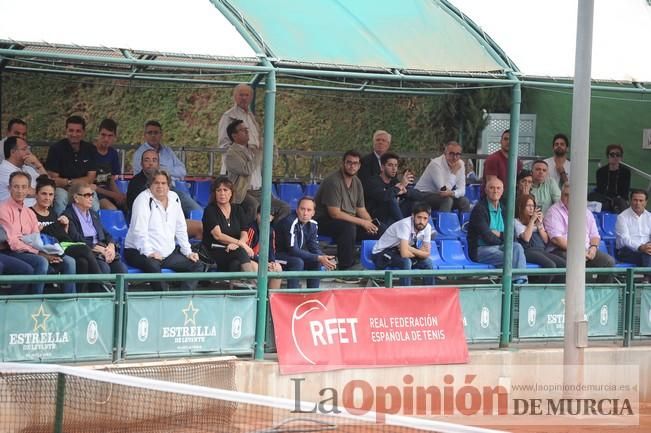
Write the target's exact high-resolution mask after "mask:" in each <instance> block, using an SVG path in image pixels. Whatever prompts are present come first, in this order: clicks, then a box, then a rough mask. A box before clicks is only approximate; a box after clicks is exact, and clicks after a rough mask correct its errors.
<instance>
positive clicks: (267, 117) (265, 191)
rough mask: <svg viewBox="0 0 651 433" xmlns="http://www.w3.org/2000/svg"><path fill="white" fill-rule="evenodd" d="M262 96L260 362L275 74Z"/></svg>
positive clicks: (257, 344) (264, 323)
mask: <svg viewBox="0 0 651 433" xmlns="http://www.w3.org/2000/svg"><path fill="white" fill-rule="evenodd" d="M265 84H266V89H265V96H264V144H263V158H262V202H261V203H260V205H261V209H260V212H261V214H260V217H261V222H260V255H259V257H260V258H259V260H258V310H257V319H256V330H255V332H256V335H255V359H257V360H261V359H264V342H265V337H266V326H267V296H268V289H269V277H268V276H267V264H268V263H269V262H268V260H269V234H270V230H271V229H270V226H269V225H270V218H269V215H271V186H272V180H273V179H272V177H271V172H272V168H273V147H274V119H275V112H276V73H275V72H273V71H272V72H270V73H269V74H268V75H267V77H266V83H265Z"/></svg>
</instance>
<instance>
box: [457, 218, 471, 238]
mask: <svg viewBox="0 0 651 433" xmlns="http://www.w3.org/2000/svg"><path fill="white" fill-rule="evenodd" d="M459 218H460V219H461V231H462V232H463V233H465V235H466V236H467V235H468V223H469V222H470V212H463V213H462V214H461V215H459Z"/></svg>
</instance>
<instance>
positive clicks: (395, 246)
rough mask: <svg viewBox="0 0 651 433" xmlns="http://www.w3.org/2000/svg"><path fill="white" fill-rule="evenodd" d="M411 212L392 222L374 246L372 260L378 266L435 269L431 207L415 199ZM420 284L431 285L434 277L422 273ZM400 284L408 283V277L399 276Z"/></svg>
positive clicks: (380, 267) (381, 267) (409, 281)
mask: <svg viewBox="0 0 651 433" xmlns="http://www.w3.org/2000/svg"><path fill="white" fill-rule="evenodd" d="M412 212H413V213H412V215H411V216H408V217H407V218H403V219H401V220H400V221H398V222H396V223H395V224H392V225H391V226H390V227H389V228H388V229H387V230H386V231H385V232H384V233H383V234H382V236H381V237H380V239H379V240H378V241H377V243H376V244H375V246H374V247H373V253H372V254H373V256H372V257H373V263H374V264H375V267H376V268H378V269H386V268H388V267H393V268H397V269H405V270H409V269H434V265H433V264H432V259H431V258H430V248H431V239H432V228H431V226H430V225H429V218H430V214H431V213H432V210H431V209H430V207H429V206H428V205H427V204H426V203H416V204H415V205H414V208H413V211H412ZM423 284H425V285H429V286H431V285H434V277H433V276H432V277H424V278H423ZM400 285H401V286H410V285H411V278H410V277H401V278H400Z"/></svg>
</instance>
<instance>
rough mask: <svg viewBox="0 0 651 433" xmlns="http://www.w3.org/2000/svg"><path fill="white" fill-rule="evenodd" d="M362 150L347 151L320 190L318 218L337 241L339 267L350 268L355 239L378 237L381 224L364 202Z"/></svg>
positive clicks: (320, 223)
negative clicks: (361, 168) (360, 172)
mask: <svg viewBox="0 0 651 433" xmlns="http://www.w3.org/2000/svg"><path fill="white" fill-rule="evenodd" d="M359 165H360V154H359V152H357V151H354V150H349V151H347V152H346V153H344V157H343V158H342V167H341V168H340V169H339V170H337V171H335V172H334V173H331V174H330V175H328V176H327V177H326V178H325V179H323V182H321V186H320V187H319V190H318V191H317V193H316V197H315V198H314V201H315V202H316V220H317V222H318V223H319V232H320V233H321V234H324V235H327V236H332V237H333V238H334V241H335V242H336V243H337V258H338V259H339V269H341V270H342V271H345V270H347V269H350V268H351V267H352V266H353V265H354V263H355V258H354V257H353V253H354V251H355V239H356V238H357V237H358V228H359V229H360V230H359V235H360V237H364V238H377V236H378V231H379V228H378V226H376V225H375V224H373V222H372V221H371V215H369V213H368V211H367V210H366V207H365V205H364V189H363V188H362V182H361V181H360V180H359V179H358V178H357V172H358V171H359Z"/></svg>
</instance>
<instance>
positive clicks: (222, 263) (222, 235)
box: [201, 176, 256, 272]
mask: <svg viewBox="0 0 651 433" xmlns="http://www.w3.org/2000/svg"><path fill="white" fill-rule="evenodd" d="M232 199H233V182H231V181H230V180H229V179H228V178H227V177H226V176H220V177H218V178H217V179H215V181H214V182H213V184H212V187H211V188H210V201H209V203H208V206H207V207H206V209H205V211H204V212H203V220H202V222H203V239H202V241H201V242H202V243H203V245H204V247H205V248H206V250H207V251H208V254H209V255H210V257H211V258H212V259H213V260H214V262H215V263H216V264H217V268H218V270H221V271H228V272H238V271H245V272H253V271H255V270H256V267H255V265H254V264H253V262H252V261H251V258H252V257H253V256H254V255H255V254H254V253H253V250H252V249H251V247H249V246H248V245H247V240H248V234H247V229H248V227H249V226H250V225H251V221H248V220H247V219H246V213H245V212H244V210H243V209H242V207H241V206H240V205H237V204H232V203H231V201H232Z"/></svg>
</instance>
